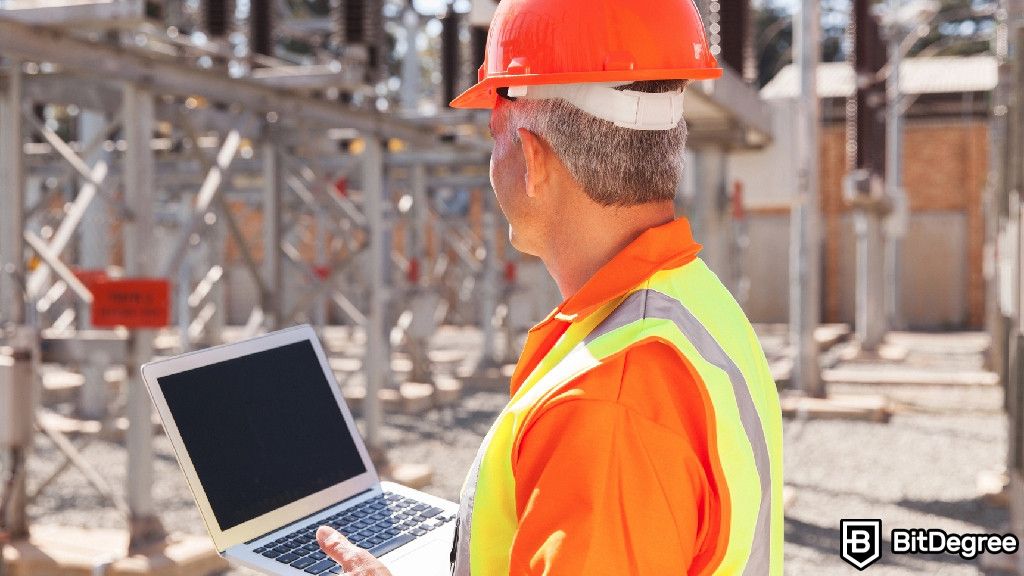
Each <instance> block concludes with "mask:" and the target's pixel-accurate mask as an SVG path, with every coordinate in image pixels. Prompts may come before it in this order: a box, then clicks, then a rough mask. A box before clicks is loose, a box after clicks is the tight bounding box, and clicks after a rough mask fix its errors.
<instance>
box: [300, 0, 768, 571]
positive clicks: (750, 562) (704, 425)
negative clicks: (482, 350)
mask: <svg viewBox="0 0 1024 576" xmlns="http://www.w3.org/2000/svg"><path fill="white" fill-rule="evenodd" d="M720 73H721V71H720V70H719V69H718V67H717V63H716V62H715V60H714V57H713V56H712V55H711V53H710V50H709V48H708V44H707V40H706V37H705V34H704V29H703V26H702V24H701V21H700V16H699V14H698V12H697V9H696V7H695V6H694V4H693V0H505V1H504V2H502V3H501V4H500V5H499V6H498V10H497V12H496V14H495V18H494V21H493V22H492V24H491V28H490V31H489V34H488V41H487V58H486V61H485V63H484V65H483V66H482V67H481V70H480V82H479V83H478V84H477V85H475V86H474V87H473V88H471V89H470V90H468V91H467V92H466V93H464V94H462V95H461V96H459V98H457V99H456V100H455V101H453V102H452V106H454V107H457V108H490V109H493V113H492V116H491V123H490V128H491V133H492V135H493V137H494V152H493V155H492V157H491V182H492V184H493V187H494V191H495V194H496V196H497V199H498V202H499V204H500V205H501V209H502V211H503V212H504V213H505V215H506V217H507V218H508V221H509V225H510V237H511V242H512V244H513V245H514V246H515V247H516V248H517V249H519V250H520V251H522V252H525V253H527V254H532V255H535V256H537V257H539V258H540V259H541V260H542V261H543V262H544V265H545V266H546V267H547V269H548V271H549V272H550V273H551V276H552V277H553V278H554V279H555V282H556V283H557V284H558V288H559V290H560V292H561V293H562V296H563V297H564V298H565V300H564V301H563V302H562V304H560V305H559V306H558V307H557V308H556V309H555V310H554V311H553V312H552V313H551V314H550V315H549V316H548V317H547V318H546V319H545V320H544V321H543V322H541V323H540V324H538V325H537V326H535V327H534V328H533V329H532V330H531V331H530V333H529V336H528V338H527V342H526V346H525V349H524V351H523V353H522V356H521V357H520V359H519V363H518V365H517V366H516V370H515V373H514V375H513V376H512V382H511V400H510V402H509V404H508V405H507V406H506V407H505V409H504V410H503V411H502V413H501V414H500V415H499V416H498V418H497V421H496V422H495V423H494V425H493V426H492V428H491V430H490V431H489V432H488V434H487V436H486V437H485V438H484V441H483V444H482V446H481V447H480V450H479V452H478V454H477V457H476V460H475V462H474V463H473V466H472V467H471V469H470V471H469V475H468V477H467V480H466V484H465V485H464V487H463V492H462V499H461V509H460V513H459V523H458V530H457V534H456V538H455V542H454V543H453V549H452V568H453V572H454V573H455V574H458V575H472V576H494V575H505V574H547V575H578V574H586V575H591V574H615V575H625V574H656V575H662V574H684V573H685V574H712V573H716V574H772V575H776V574H782V500H781V492H782V468H781V464H782V459H781V453H782V441H781V428H782V425H781V415H780V410H779V404H778V396H777V393H776V389H775V384H774V382H773V381H772V378H771V375H770V373H769V370H768V366H767V362H766V361H765V358H764V353H763V352H762V350H761V348H760V346H759V344H758V340H757V337H756V336H755V334H754V331H753V329H752V328H751V326H750V323H749V322H748V321H747V319H746V317H745V315H744V314H743V312H742V311H741V310H740V308H739V306H738V305H737V304H736V302H735V300H734V299H733V298H732V297H731V296H730V295H729V293H728V291H727V290H726V289H725V288H724V287H723V286H722V284H721V282H720V281H719V280H718V278H717V277H716V276H715V275H714V274H713V273H712V272H711V271H710V270H709V269H708V267H707V266H706V265H705V264H704V262H702V261H701V260H700V259H699V258H698V257H697V254H698V252H699V250H700V245H699V244H697V243H696V242H695V241H694V239H693V238H692V236H691V234H690V227H689V224H688V223H687V221H686V220H685V219H682V218H680V219H676V218H675V213H674V204H673V197H674V194H675V191H676V189H677V188H678V183H679V180H680V177H681V171H682V160H683V148H684V145H685V140H686V125H685V123H683V122H682V102H683V96H682V92H683V90H684V88H685V87H686V83H687V82H689V81H692V80H706V79H711V78H714V77H717V76H718V75H719V74H720ZM317 536H318V540H319V541H320V544H321V547H322V548H323V550H324V551H325V552H326V553H327V554H328V555H330V556H331V557H332V558H334V559H335V560H336V561H338V562H339V563H340V564H341V565H342V567H343V568H344V569H345V570H346V571H347V572H348V573H355V574H363V575H380V574H387V570H386V569H385V568H384V567H383V566H382V565H381V564H380V563H378V562H377V561H376V560H375V559H374V558H373V557H372V556H371V555H369V553H367V552H366V551H364V550H361V549H359V548H357V547H355V546H354V545H352V544H351V543H349V542H348V541H347V540H345V538H344V537H343V536H342V535H341V534H339V533H337V532H335V531H333V530H332V529H331V528H329V527H322V528H320V529H319V531H318V534H317Z"/></svg>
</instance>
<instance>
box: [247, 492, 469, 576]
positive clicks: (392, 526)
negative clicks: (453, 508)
mask: <svg viewBox="0 0 1024 576" xmlns="http://www.w3.org/2000/svg"><path fill="white" fill-rule="evenodd" d="M454 519H455V515H454V514H445V513H444V510H442V509H440V508H437V507H435V506H430V505H429V504H424V503H423V502H420V501H419V500H415V499H413V498H406V497H405V496H401V495H399V494H395V493H393V492H385V493H384V494H382V495H380V496H377V497H374V498H371V499H369V500H367V501H365V502H362V503H360V504H358V505H356V506H353V507H352V508H347V509H345V510H344V511H342V512H339V513H337V514H335V515H333V516H329V517H327V518H322V519H320V520H318V521H316V522H313V523H312V524H309V525H307V526H303V527H302V528H299V529H298V530H296V531H294V532H292V533H291V534H288V535H287V536H283V537H281V538H278V539H277V540H274V541H273V542H267V543H266V544H263V545H262V546H260V547H259V548H256V549H255V550H254V552H256V553H257V554H262V555H263V556H266V557H267V558H273V559H274V560H276V561H278V562H280V563H281V564H287V565H289V566H291V567H293V568H297V569H299V570H303V571H305V572H308V573H310V574H340V573H341V566H338V564H337V563H335V562H334V561H333V560H331V559H330V558H328V557H327V555H326V554H324V553H323V551H321V550H320V546H319V545H318V544H317V543H316V530H317V528H319V527H320V526H324V525H327V526H330V527H331V528H334V529H335V530H337V531H338V532H341V533H342V534H344V535H345V537H346V538H348V539H349V540H350V541H351V542H352V543H353V544H355V545H356V546H359V547H360V548H366V549H367V550H369V551H370V554H373V555H374V556H375V557H378V558H379V557H381V556H383V555H384V554H387V553H388V552H391V551H392V550H395V549H397V548H399V547H401V546H404V545H405V544H408V543H409V542H412V541H413V540H415V539H416V538H418V537H419V536H423V535H424V534H426V533H427V532H430V531H431V530H433V529H435V528H437V527H439V526H442V525H444V524H445V523H447V522H451V521H452V520H454Z"/></svg>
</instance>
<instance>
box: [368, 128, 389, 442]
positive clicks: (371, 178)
mask: <svg viewBox="0 0 1024 576" xmlns="http://www.w3.org/2000/svg"><path fill="white" fill-rule="evenodd" d="M364 141H365V142H366V147H365V149H364V150H363V153H362V157H361V160H362V186H363V210H364V212H365V214H366V221H367V225H368V227H369V231H370V247H369V254H368V258H369V259H370V262H369V268H370V270H369V272H370V281H369V289H370V291H369V313H368V314H367V315H366V363H365V369H366V400H365V402H364V417H365V419H366V443H367V445H369V446H370V447H371V448H373V449H375V450H379V449H380V448H381V444H382V442H381V437H380V429H381V425H382V423H383V420H384V413H383V409H382V407H381V403H380V390H381V388H383V387H384V386H385V385H386V383H387V379H388V374H389V371H390V367H391V358H390V353H389V351H388V340H387V332H386V331H385V326H384V324H385V322H384V314H385V310H386V306H387V300H388V291H389V290H390V286H389V285H388V283H387V281H386V278H385V273H386V269H387V267H388V265H389V264H390V257H389V256H390V255H389V254H388V253H387V251H386V250H385V245H386V244H385V240H386V238H385V237H384V236H385V234H387V233H388V230H387V226H386V223H385V219H384V186H383V185H384V165H383V154H384V153H383V147H382V146H381V142H380V140H379V139H378V138H377V137H375V136H373V135H370V134H367V135H366V136H365V138H364Z"/></svg>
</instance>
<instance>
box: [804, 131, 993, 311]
mask: <svg viewBox="0 0 1024 576" xmlns="http://www.w3.org/2000/svg"><path fill="white" fill-rule="evenodd" d="M904 138H905V140H904V142H905V147H904V156H903V162H904V164H903V166H904V172H903V181H904V186H905V187H906V190H907V195H908V199H909V201H910V209H911V211H912V212H913V213H925V212H929V211H935V212H959V213H962V214H964V215H965V217H966V220H967V238H968V241H967V244H968V245H967V250H966V254H967V265H966V267H965V269H966V270H967V271H968V272H967V275H966V277H965V278H964V279H963V282H964V283H965V291H964V293H965V294H966V298H967V302H966V305H967V306H966V308H967V318H966V324H967V326H966V327H969V328H980V327H981V326H982V324H983V321H984V313H985V282H984V278H983V276H982V246H983V244H984V234H985V232H984V226H985V225H984V212H983V205H982V191H983V189H984V186H985V180H986V176H987V171H988V154H989V152H988V144H989V142H988V124H987V123H986V122H985V121H984V120H981V119H969V120H959V119H942V120H916V121H911V122H910V123H908V125H907V127H906V133H905V137H904ZM845 146H846V134H845V129H844V127H842V126H827V127H825V128H824V130H823V132H822V142H821V150H822V155H821V186H822V212H823V216H824V218H825V223H824V234H825V252H824V275H825V278H824V283H823V288H824V294H823V296H824V310H823V320H824V321H826V322H837V321H840V320H841V312H840V310H841V306H842V302H841V297H842V291H841V290H839V289H838V286H837V282H838V279H839V277H840V274H839V266H840V255H841V253H842V252H843V251H844V250H852V249H853V247H852V246H844V245H842V243H841V242H839V241H838V238H840V233H839V227H840V221H841V218H842V216H843V215H844V214H845V213H846V212H847V210H848V208H847V207H846V206H845V205H844V203H843V200H842V179H843V175H844V174H845V173H846V166H845V153H844V150H845ZM936 257H942V255H941V254H937V255H936Z"/></svg>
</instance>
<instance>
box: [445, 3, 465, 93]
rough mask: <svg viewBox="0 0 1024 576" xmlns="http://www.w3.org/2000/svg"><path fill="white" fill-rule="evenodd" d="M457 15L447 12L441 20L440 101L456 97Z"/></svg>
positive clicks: (457, 57) (457, 76) (457, 69)
mask: <svg viewBox="0 0 1024 576" xmlns="http://www.w3.org/2000/svg"><path fill="white" fill-rule="evenodd" d="M459 20H460V18H459V14H458V13H456V12H455V11H454V10H449V11H448V14H446V15H445V16H443V17H442V18H441V83H442V84H441V85H442V89H443V90H444V94H443V98H442V101H443V102H445V103H448V102H451V101H452V100H454V99H455V97H456V96H458V91H457V90H458V85H459V47H460V45H459Z"/></svg>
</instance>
